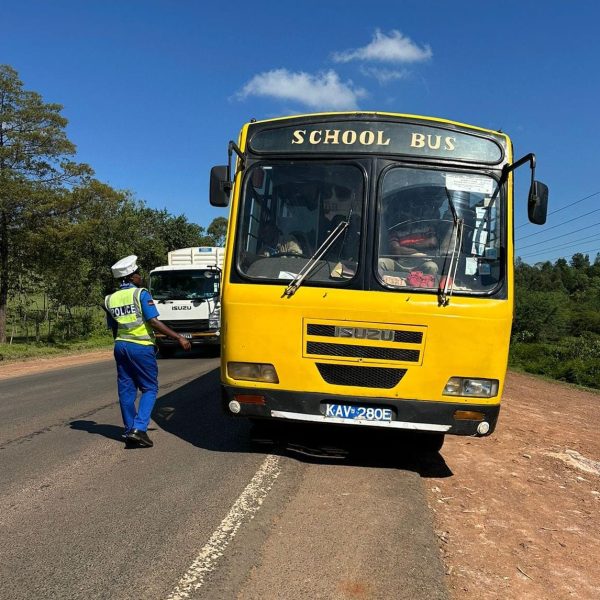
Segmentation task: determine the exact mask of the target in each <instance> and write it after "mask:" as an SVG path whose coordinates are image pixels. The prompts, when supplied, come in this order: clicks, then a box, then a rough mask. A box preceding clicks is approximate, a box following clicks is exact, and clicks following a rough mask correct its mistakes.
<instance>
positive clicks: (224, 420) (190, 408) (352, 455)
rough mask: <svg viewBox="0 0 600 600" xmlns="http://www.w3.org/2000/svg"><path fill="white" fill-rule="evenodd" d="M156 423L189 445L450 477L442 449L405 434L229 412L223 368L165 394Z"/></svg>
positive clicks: (153, 416)
mask: <svg viewBox="0 0 600 600" xmlns="http://www.w3.org/2000/svg"><path fill="white" fill-rule="evenodd" d="M152 418H153V420H154V422H155V423H156V424H157V425H158V426H159V427H160V428H161V429H163V430H164V431H167V432H169V433H171V434H173V435H176V436H177V437H179V438H181V439H183V440H185V441H187V442H188V443H190V444H192V445H194V446H197V447H199V448H204V449H206V450H211V451H215V452H256V453H262V454H264V453H270V454H278V455H283V456H288V457H292V458H295V459H297V460H301V461H303V462H310V463H323V464H343V465H348V466H365V467H379V468H393V469H403V470H410V471H414V472H416V473H418V474H419V475H421V476H422V477H436V478H437V477H450V476H452V475H453V473H452V471H451V470H450V468H449V467H448V465H447V464H446V462H445V460H444V458H443V456H442V455H441V454H440V453H439V452H436V453H425V452H423V451H419V449H418V448H417V447H416V445H415V443H414V438H411V437H410V436H408V435H406V436H403V435H402V432H398V431H397V430H396V431H387V430H380V429H375V428H373V429H370V428H362V427H356V428H353V427H344V426H335V425H321V424H305V423H302V424H296V423H291V422H290V423H286V422H283V423H280V422H272V421H266V422H265V423H267V426H266V427H265V426H261V425H258V426H253V425H252V424H251V423H250V422H249V421H248V420H246V419H238V418H232V417H229V416H227V415H226V414H224V412H223V411H222V409H221V404H220V388H219V370H218V369H214V370H213V371H210V372H208V373H206V374H205V375H203V376H201V377H198V378H197V379H195V380H193V381H191V382H189V383H186V384H185V385H182V386H181V387H179V388H177V389H176V390H173V391H172V392H169V393H167V394H164V395H163V396H161V397H160V398H159V399H158V400H157V402H156V405H155V407H154V412H153V414H152Z"/></svg>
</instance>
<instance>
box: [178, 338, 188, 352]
mask: <svg viewBox="0 0 600 600" xmlns="http://www.w3.org/2000/svg"><path fill="white" fill-rule="evenodd" d="M177 341H178V342H179V345H180V346H181V347H182V348H183V349H184V350H185V351H186V352H189V351H190V350H191V349H192V344H190V340H186V339H185V338H184V337H183V336H182V335H180V336H179V337H178V338H177Z"/></svg>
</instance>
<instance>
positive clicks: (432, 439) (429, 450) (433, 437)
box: [417, 433, 446, 454]
mask: <svg viewBox="0 0 600 600" xmlns="http://www.w3.org/2000/svg"><path fill="white" fill-rule="evenodd" d="M445 437H446V436H445V435H444V434H443V433H422V434H420V435H419V437H418V438H417V447H418V449H419V450H420V451H421V452H425V453H426V454H435V453H436V452H439V451H440V450H441V449H442V446H443V445H444V440H445Z"/></svg>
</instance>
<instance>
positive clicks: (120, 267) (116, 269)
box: [111, 254, 138, 278]
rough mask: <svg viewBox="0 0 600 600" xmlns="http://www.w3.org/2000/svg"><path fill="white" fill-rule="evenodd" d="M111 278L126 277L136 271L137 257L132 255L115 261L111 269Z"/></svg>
mask: <svg viewBox="0 0 600 600" xmlns="http://www.w3.org/2000/svg"><path fill="white" fill-rule="evenodd" d="M111 270H112V274H113V277H117V278H119V277H127V275H131V274H132V273H135V272H136V271H137V270H138V266H137V256H136V255H135V254H132V255H131V256H126V257H125V258H122V259H121V260H119V261H117V262H116V263H115V264H114V265H113V266H112V267H111Z"/></svg>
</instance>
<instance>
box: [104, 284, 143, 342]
mask: <svg viewBox="0 0 600 600" xmlns="http://www.w3.org/2000/svg"><path fill="white" fill-rule="evenodd" d="M143 291H144V288H133V287H131V288H125V289H122V290H118V291H117V292H115V293H114V294H110V295H108V296H106V298H105V299H104V306H105V307H106V310H107V311H108V313H109V314H110V316H111V317H112V318H113V319H114V320H115V321H116V322H117V337H116V338H115V341H123V342H133V343H134V344H142V345H143V346H153V345H154V331H153V330H152V327H150V325H148V324H147V323H146V322H145V321H144V316H143V314H142V304H141V302H140V296H141V295H142V292H143Z"/></svg>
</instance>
